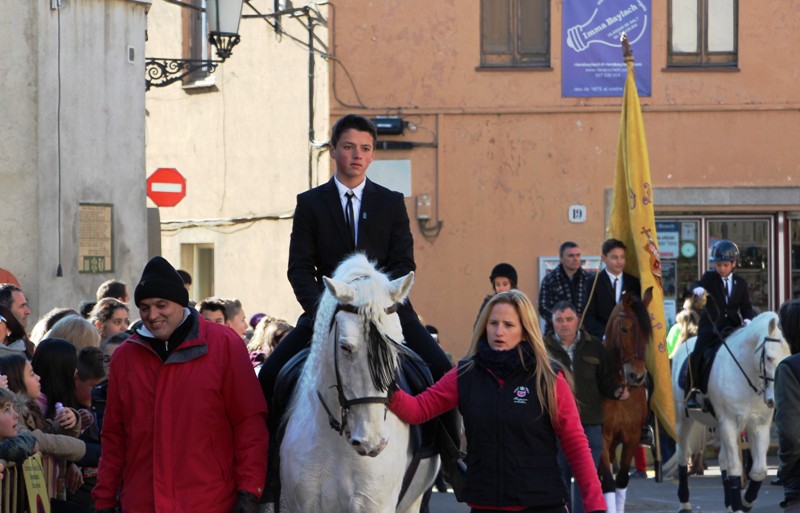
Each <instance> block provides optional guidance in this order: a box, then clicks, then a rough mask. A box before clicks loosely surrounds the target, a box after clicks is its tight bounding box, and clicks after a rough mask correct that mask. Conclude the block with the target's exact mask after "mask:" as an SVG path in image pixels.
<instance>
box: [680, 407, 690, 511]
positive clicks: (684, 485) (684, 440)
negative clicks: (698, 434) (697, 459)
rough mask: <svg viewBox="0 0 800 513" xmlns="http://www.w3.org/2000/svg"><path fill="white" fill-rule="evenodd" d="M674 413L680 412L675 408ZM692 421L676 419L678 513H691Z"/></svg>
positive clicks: (682, 418)
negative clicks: (689, 470)
mask: <svg viewBox="0 0 800 513" xmlns="http://www.w3.org/2000/svg"><path fill="white" fill-rule="evenodd" d="M676 411H680V410H679V409H678V408H676ZM693 427H694V421H692V420H691V419H687V418H685V417H683V416H681V417H680V418H679V419H678V423H677V430H678V447H677V450H676V458H677V462H678V501H680V503H681V509H680V512H679V513H691V512H692V505H691V503H690V502H689V472H688V464H689V455H690V454H691V452H692V448H691V447H690V446H689V443H690V440H691V438H692V437H691V434H692V429H693Z"/></svg>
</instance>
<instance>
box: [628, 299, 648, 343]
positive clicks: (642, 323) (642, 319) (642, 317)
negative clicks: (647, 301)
mask: <svg viewBox="0 0 800 513" xmlns="http://www.w3.org/2000/svg"><path fill="white" fill-rule="evenodd" d="M631 308H633V313H634V314H635V315H636V319H637V320H638V321H639V329H640V330H642V333H643V334H644V335H646V336H647V337H650V335H652V333H653V325H652V323H651V322H650V313H649V312H648V311H647V307H646V306H645V305H644V302H642V300H641V299H640V298H638V297H636V296H634V297H633V301H632V302H631Z"/></svg>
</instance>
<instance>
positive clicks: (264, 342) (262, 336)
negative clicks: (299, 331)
mask: <svg viewBox="0 0 800 513" xmlns="http://www.w3.org/2000/svg"><path fill="white" fill-rule="evenodd" d="M292 328H293V326H292V325H291V324H289V323H288V322H286V321H284V320H283V319H275V318H274V317H269V316H264V317H263V318H262V319H261V320H260V321H258V324H256V327H255V330H253V338H251V339H250V342H248V343H247V351H248V352H251V353H252V352H254V351H264V353H265V354H266V355H269V354H270V353H272V350H273V349H275V346H277V345H278V343H279V342H280V341H281V340H282V339H283V337H284V336H285V335H286V334H287V333H288V332H289V331H291V330H292Z"/></svg>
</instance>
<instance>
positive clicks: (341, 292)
mask: <svg viewBox="0 0 800 513" xmlns="http://www.w3.org/2000/svg"><path fill="white" fill-rule="evenodd" d="M322 281H323V282H324V283H325V288H327V289H328V291H329V292H330V293H331V294H333V297H335V298H336V300H337V301H339V303H341V304H343V305H346V304H348V303H350V302H351V301H352V300H354V299H355V298H356V292H355V290H353V287H351V286H350V285H348V284H347V283H344V282H342V281H337V280H333V279H331V278H328V277H327V276H323V277H322Z"/></svg>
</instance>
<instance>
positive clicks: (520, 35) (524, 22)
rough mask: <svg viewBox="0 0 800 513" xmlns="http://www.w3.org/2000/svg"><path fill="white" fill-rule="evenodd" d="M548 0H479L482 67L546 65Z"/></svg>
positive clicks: (547, 58)
mask: <svg viewBox="0 0 800 513" xmlns="http://www.w3.org/2000/svg"><path fill="white" fill-rule="evenodd" d="M549 66H550V0H481V67H512V68H525V67H531V68H532V67H549Z"/></svg>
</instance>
